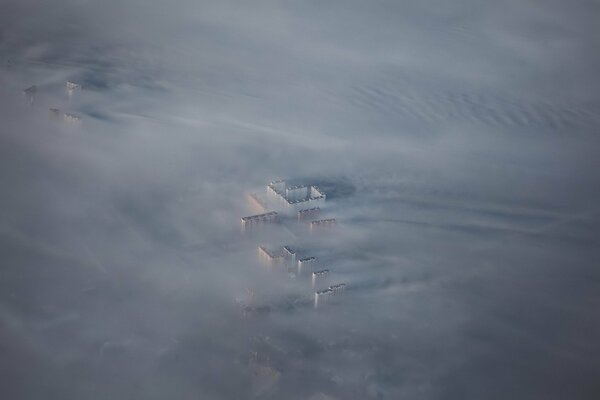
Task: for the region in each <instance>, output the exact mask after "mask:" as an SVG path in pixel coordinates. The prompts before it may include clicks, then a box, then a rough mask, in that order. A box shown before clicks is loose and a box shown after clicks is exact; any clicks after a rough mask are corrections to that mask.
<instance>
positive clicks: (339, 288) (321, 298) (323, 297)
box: [315, 283, 346, 308]
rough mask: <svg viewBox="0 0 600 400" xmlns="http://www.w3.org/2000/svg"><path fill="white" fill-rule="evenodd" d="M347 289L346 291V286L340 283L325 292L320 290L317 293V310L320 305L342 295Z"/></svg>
mask: <svg viewBox="0 0 600 400" xmlns="http://www.w3.org/2000/svg"><path fill="white" fill-rule="evenodd" d="M345 289H346V284H345V283H340V284H337V285H332V286H329V287H328V288H327V289H325V290H319V291H317V292H315V308H317V307H318V306H319V304H322V303H323V302H326V301H327V300H328V299H329V298H331V297H332V296H335V295H338V294H341V293H342V292H343V291H344V290H345Z"/></svg>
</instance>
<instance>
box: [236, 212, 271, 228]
mask: <svg viewBox="0 0 600 400" xmlns="http://www.w3.org/2000/svg"><path fill="white" fill-rule="evenodd" d="M275 221H277V213H276V212H275V211H271V212H268V213H264V214H256V215H250V216H247V217H242V230H245V229H247V228H250V227H252V226H256V225H261V224H264V223H269V222H275Z"/></svg>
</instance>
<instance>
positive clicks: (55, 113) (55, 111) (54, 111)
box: [48, 107, 62, 119]
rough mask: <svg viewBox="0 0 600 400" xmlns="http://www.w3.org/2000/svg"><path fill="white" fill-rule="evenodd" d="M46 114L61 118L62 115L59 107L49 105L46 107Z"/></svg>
mask: <svg viewBox="0 0 600 400" xmlns="http://www.w3.org/2000/svg"><path fill="white" fill-rule="evenodd" d="M48 115H50V117H52V118H57V119H58V118H61V117H62V112H61V111H60V109H59V108H54V107H51V108H49V109H48Z"/></svg>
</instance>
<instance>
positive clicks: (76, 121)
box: [63, 113, 81, 125]
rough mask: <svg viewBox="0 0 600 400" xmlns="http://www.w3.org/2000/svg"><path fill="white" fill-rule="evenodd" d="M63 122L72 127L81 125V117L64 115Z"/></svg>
mask: <svg viewBox="0 0 600 400" xmlns="http://www.w3.org/2000/svg"><path fill="white" fill-rule="evenodd" d="M63 121H65V122H66V123H67V124H70V125H80V124H81V117H78V116H77V115H75V114H69V113H64V114H63Z"/></svg>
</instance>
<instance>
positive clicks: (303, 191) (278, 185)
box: [267, 180, 326, 212]
mask: <svg viewBox="0 0 600 400" xmlns="http://www.w3.org/2000/svg"><path fill="white" fill-rule="evenodd" d="M267 197H268V198H269V200H271V201H272V202H273V203H274V204H275V207H277V208H278V209H280V210H282V211H285V212H298V211H300V210H305V209H308V208H315V207H318V206H321V205H323V204H324V203H325V199H326V196H325V193H323V192H321V191H320V190H319V188H318V187H316V186H287V184H286V183H285V181H283V180H279V181H273V182H271V183H269V184H268V185H267Z"/></svg>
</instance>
